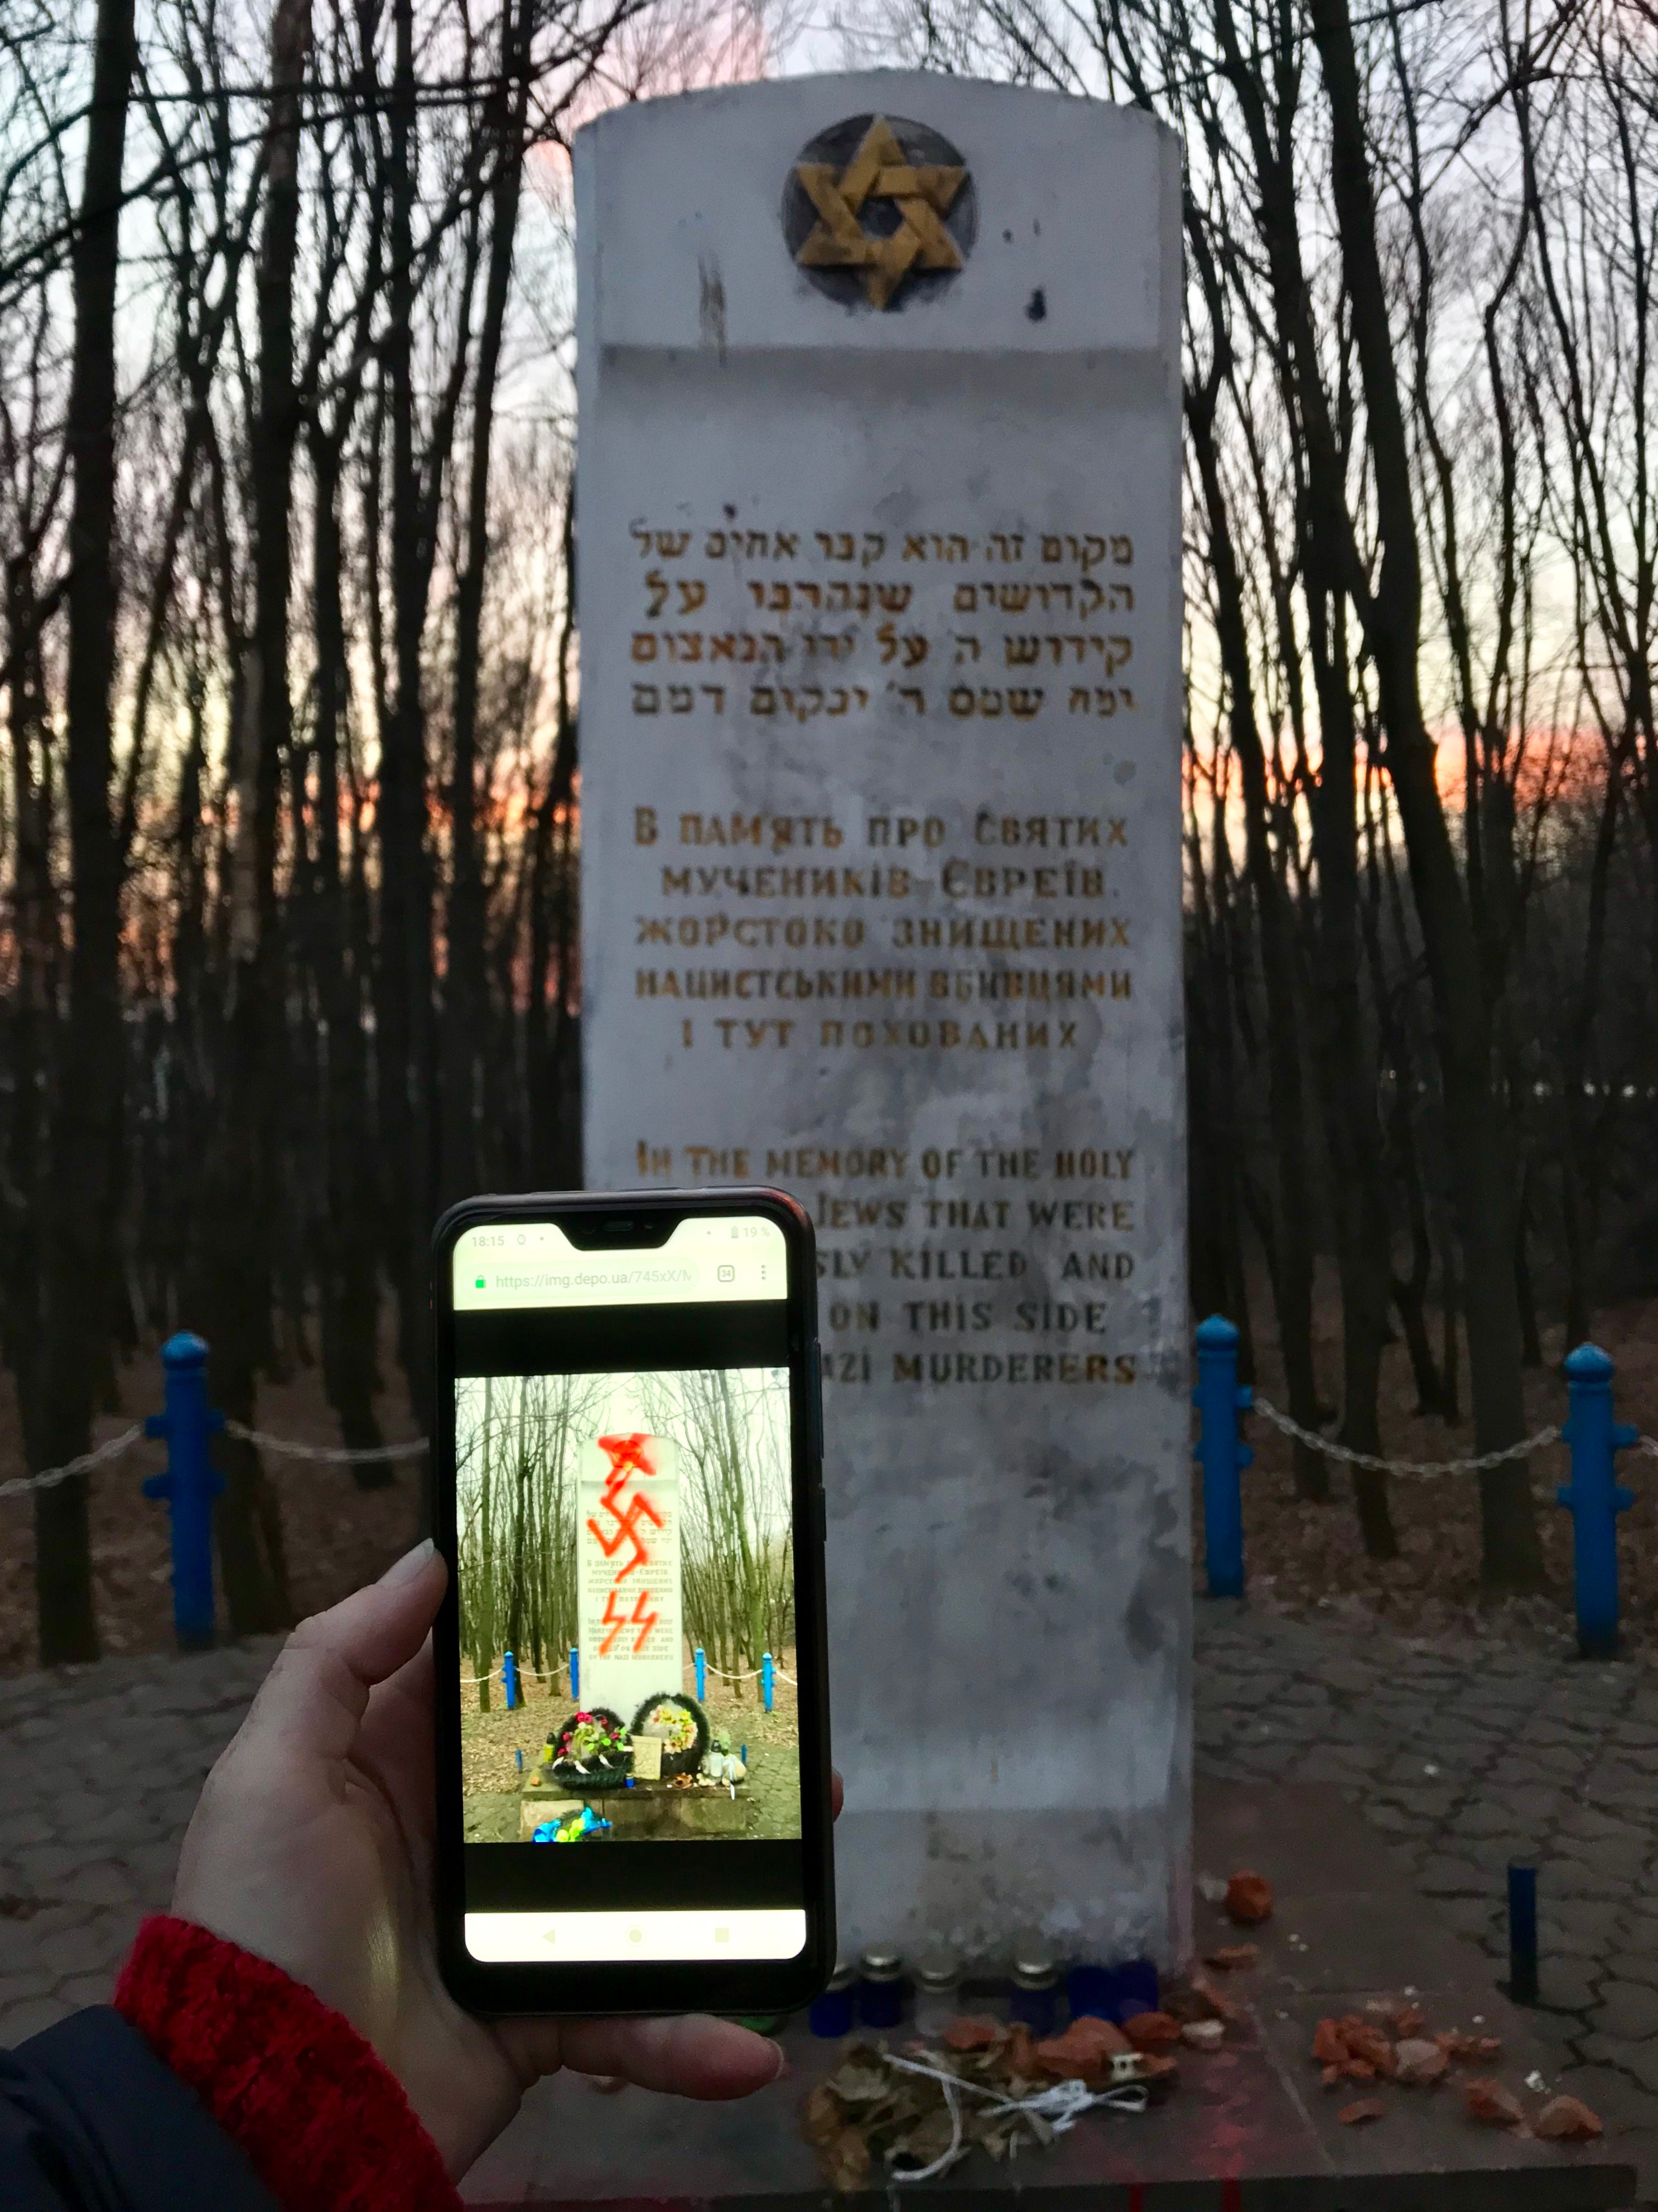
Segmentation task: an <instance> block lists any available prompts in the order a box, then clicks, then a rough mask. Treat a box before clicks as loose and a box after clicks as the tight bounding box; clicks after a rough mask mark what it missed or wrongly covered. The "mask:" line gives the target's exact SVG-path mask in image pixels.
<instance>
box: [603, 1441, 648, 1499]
mask: <svg viewBox="0 0 1658 2212" xmlns="http://www.w3.org/2000/svg"><path fill="white" fill-rule="evenodd" d="M650 1441H651V1439H650V1437H649V1436H648V1435H647V1434H646V1433H644V1432H643V1431H641V1432H640V1433H638V1434H637V1435H635V1436H631V1437H600V1438H599V1439H598V1449H600V1451H602V1452H603V1453H604V1456H605V1458H606V1459H608V1460H609V1461H610V1471H609V1473H608V1474H606V1475H605V1477H604V1487H605V1489H606V1490H614V1489H615V1488H616V1485H617V1484H618V1483H619V1482H622V1481H624V1480H626V1479H627V1477H628V1476H629V1475H630V1474H655V1473H656V1469H655V1468H653V1466H652V1465H651V1462H649V1460H648V1459H647V1457H646V1456H645V1447H646V1445H647V1443H649V1442H650Z"/></svg>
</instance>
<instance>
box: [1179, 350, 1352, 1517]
mask: <svg viewBox="0 0 1658 2212" xmlns="http://www.w3.org/2000/svg"><path fill="white" fill-rule="evenodd" d="M1216 389H1217V383H1216V381H1214V380H1212V381H1211V382H1210V383H1209V384H1208V386H1206V387H1202V386H1193V385H1192V384H1188V385H1187V389H1186V420H1187V428H1188V430H1189V431H1190V433H1191V438H1192V446H1193V453H1194V455H1195V457H1196V459H1197V464H1198V476H1199V482H1200V483H1201V484H1202V486H1203V494H1204V505H1205V509H1206V522H1207V525H1208V532H1209V555H1210V561H1211V564H1212V568H1213V571H1214V576H1215V592H1216V629H1217V632H1218V638H1219V643H1220V653H1221V663H1222V665H1223V667H1224V670H1225V673H1226V685H1227V693H1228V696H1229V700H1230V732H1231V738H1232V745H1233V750H1235V752H1236V755H1237V758H1238V765H1239V767H1240V769H1241V770H1242V777H1243V803H1244V834H1245V837H1246V841H1247V855H1248V862H1247V864H1248V880H1249V890H1250V895H1251V896H1252V898H1253V900H1254V908H1255V924H1256V927H1257V928H1258V929H1259V931H1260V970H1261V986H1262V989H1263V991H1264V993H1265V996H1266V1055H1267V1070H1268V1087H1269V1092H1270V1098H1271V1105H1270V1109H1269V1111H1270V1116H1271V1121H1272V1151H1273V1163H1274V1166H1275V1168H1276V1170H1277V1184H1278V1188H1277V1203H1276V1206H1275V1207H1274V1209H1273V1214H1274V1224H1275V1230H1276V1234H1275V1238H1274V1242H1275V1244H1276V1248H1277V1265H1276V1267H1275V1269H1274V1271H1273V1281H1274V1288H1275V1290H1276V1291H1277V1296H1278V1336H1279V1343H1280V1347H1281V1350H1282V1352H1283V1358H1284V1378H1285V1381H1286V1383H1287V1384H1288V1386H1289V1397H1290V1413H1291V1418H1292V1419H1294V1420H1297V1421H1298V1422H1299V1423H1300V1424H1301V1425H1302V1426H1303V1428H1306V1429H1313V1428H1315V1427H1316V1426H1317V1424H1318V1419H1319V1413H1320V1408H1319V1402H1318V1383H1317V1376H1316V1371H1315V1366H1314V1362H1313V1237H1312V1215H1313V1207H1312V1188H1311V1186H1312V1176H1311V1173H1310V1170H1309V1160H1308V1149H1307V1139H1306V1131H1305V1127H1304V1120H1303V1110H1302V1060H1301V1037H1300V1024H1299V1018H1298V1015H1297V1007H1296V1002H1295V987H1296V986H1295V973H1296V948H1295V944H1294V938H1293V932H1292V930H1291V926H1290V918H1289V915H1288V913H1287V911H1286V902H1285V899H1284V887H1283V885H1282V884H1280V883H1279V881H1278V872H1277V868H1276V866H1275V864H1274V861H1273V858H1272V845H1271V841H1270V839H1269V836H1268V834H1267V822H1266V814H1267V793H1266V755H1265V753H1264V751H1263V750H1262V748H1261V742H1260V730H1259V728H1258V726H1257V725H1256V721H1255V705H1254V679H1253V677H1252V675H1251V672H1250V667H1249V646H1248V633H1247V630H1246V629H1245V625H1244V617H1243V593H1242V581H1241V579H1240V577H1239V574H1238V568H1237V561H1236V555H1235V554H1234V551H1233V549H1232V532H1231V524H1230V519H1229V517H1228V514H1227V512H1226V504H1225V495H1224V492H1223V490H1222V488H1221V482H1220V471H1219V464H1218V459H1217V455H1216V451H1215V437H1214V407H1215V394H1216ZM1294 1464H1295V1484H1296V1494H1297V1497H1299V1498H1313V1499H1323V1498H1328V1496H1329V1495H1330V1477H1329V1472H1328V1469H1327V1468H1326V1466H1325V1464H1324V1461H1323V1458H1322V1456H1321V1455H1320V1454H1319V1453H1318V1452H1316V1451H1315V1450H1314V1449H1311V1447H1309V1445H1306V1444H1303V1443H1299V1442H1297V1444H1296V1446H1295V1462H1294Z"/></svg>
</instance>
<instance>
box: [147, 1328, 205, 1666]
mask: <svg viewBox="0 0 1658 2212" xmlns="http://www.w3.org/2000/svg"><path fill="white" fill-rule="evenodd" d="M161 1366H162V1370H163V1371H164V1375H165V1381H164V1383H163V1387H162V1403H163V1405H164V1407H165V1408H166V1410H165V1412H163V1413H152V1414H151V1415H150V1416H149V1419H148V1420H147V1421H146V1422H145V1423H144V1434H145V1435H146V1436H147V1437H165V1438H166V1440H167V1473H166V1474H152V1475H150V1476H149V1478H148V1479H147V1480H146V1481H145V1483H144V1486H143V1490H144V1496H145V1497H146V1498H166V1499H167V1504H168V1508H169V1515H168V1517H169V1520H170V1522H171V1524H172V1534H173V1633H174V1634H175V1635H176V1636H177V1638H178V1639H179V1650H180V1651H205V1650H210V1648H211V1646H212V1643H213V1501H214V1499H215V1498H216V1497H218V1495H219V1494H220V1492H222V1490H223V1488H224V1477H223V1476H222V1474H218V1473H217V1472H216V1470H215V1468H214V1465H213V1461H212V1457H211V1455H210V1452H209V1450H208V1439H209V1437H211V1436H212V1435H213V1433H214V1431H216V1430H217V1429H222V1427H223V1426H224V1415H223V1414H222V1413H215V1412H214V1410H213V1408H212V1407H210V1405H209V1404H208V1402H207V1346H206V1345H205V1343H203V1340H202V1339H201V1338H200V1337H199V1336H192V1335H191V1334H190V1332H189V1331H188V1330H187V1329H186V1330H182V1331H181V1332H180V1333H179V1334H178V1335H177V1336H171V1337H169V1338H168V1339H167V1342H166V1343H165V1344H164V1345H163V1346H161Z"/></svg>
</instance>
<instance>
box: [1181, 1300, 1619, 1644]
mask: <svg viewBox="0 0 1658 2212" xmlns="http://www.w3.org/2000/svg"><path fill="white" fill-rule="evenodd" d="M1320 1292H1321V1295H1320V1297H1319V1299H1318V1304H1317V1311H1318V1316H1319V1321H1318V1327H1317V1342H1316V1352H1317V1359H1318V1368H1319V1381H1320V1386H1321V1389H1322V1390H1323V1391H1324V1393H1325V1395H1326V1398H1327V1400H1333V1398H1334V1397H1335V1395H1337V1386H1338V1385H1339V1379H1340V1373H1341V1341H1340V1315H1339V1307H1338V1305H1337V1303H1336V1300H1335V1297H1334V1294H1333V1285H1332V1284H1331V1283H1329V1282H1328V1281H1327V1280H1325V1281H1321V1284H1320ZM1254 1329H1255V1346H1256V1358H1257V1364H1258V1370H1259V1371H1258V1377H1257V1383H1258V1387H1259V1388H1260V1389H1261V1390H1263V1391H1264V1392H1265V1393H1266V1395H1267V1396H1268V1397H1269V1398H1271V1400H1272V1402H1273V1404H1274V1405H1275V1406H1278V1407H1285V1406H1286V1404H1287V1395H1288V1394H1287V1392H1286V1390H1285V1388H1284V1373H1283V1368H1282V1365H1281V1364H1280V1362H1279V1358H1278V1346H1277V1342H1276V1340H1275V1339H1274V1337H1273V1334H1272V1304H1271V1300H1270V1297H1268V1295H1267V1293H1266V1289H1265V1286H1264V1285H1263V1286H1261V1287H1260V1289H1259V1290H1258V1291H1257V1293H1256V1295H1255V1297H1254ZM1542 1334H1543V1353H1544V1360H1545V1364H1544V1365H1543V1366H1542V1367H1541V1368H1539V1369H1534V1370H1530V1371H1528V1372H1527V1376H1526V1382H1525V1390H1526V1408H1527V1416H1528V1419H1529V1424H1530V1427H1531V1429H1532V1430H1533V1431H1536V1430H1538V1429H1540V1428H1543V1427H1545V1426H1546V1425H1550V1424H1553V1425H1556V1426H1558V1425H1561V1424H1562V1423H1564V1420H1565V1418H1566V1389H1565V1382H1564V1377H1563V1376H1561V1374H1560V1373H1559V1362H1560V1361H1561V1359H1562V1358H1564V1356H1565V1352H1566V1351H1567V1350H1568V1348H1569V1347H1568V1346H1566V1344H1565V1342H1564V1337H1563V1334H1562V1332H1561V1331H1560V1330H1559V1329H1558V1328H1555V1329H1553V1330H1552V1331H1551V1330H1550V1329H1548V1328H1545V1329H1544V1330H1543V1333H1542ZM1594 1340H1595V1342H1596V1343H1597V1344H1599V1345H1600V1346H1601V1348H1602V1350H1604V1351H1606V1352H1609V1353H1610V1354H1611V1356H1612V1358H1613V1359H1614V1360H1616V1362H1617V1363H1618V1374H1617V1376H1616V1379H1615V1382H1614V1385H1613V1389H1614V1394H1615V1404H1616V1412H1617V1417H1618V1419H1620V1420H1624V1421H1630V1422H1633V1423H1635V1424H1636V1425H1637V1426H1638V1427H1639V1428H1641V1429H1642V1430H1643V1431H1644V1432H1645V1433H1646V1434H1648V1435H1649V1436H1653V1435H1658V1305H1655V1304H1653V1303H1651V1302H1643V1303H1639V1304H1627V1305H1623V1306H1619V1307H1614V1308H1611V1309H1608V1310H1603V1311H1601V1312H1600V1313H1599V1314H1598V1315H1597V1316H1595V1322H1594ZM1462 1376H1463V1382H1462V1399H1463V1411H1464V1414H1465V1419H1463V1420H1462V1422H1461V1424H1460V1425H1457V1426H1455V1427H1451V1426H1448V1425H1447V1424H1446V1423H1445V1422H1444V1421H1443V1420H1442V1419H1438V1418H1437V1417H1436V1416H1431V1417H1418V1414H1417V1413H1416V1410H1415V1407H1416V1390H1415V1386H1414V1384H1413V1383H1412V1379H1411V1370H1410V1362H1409V1360H1408V1358H1406V1352H1405V1347H1404V1346H1403V1344H1402V1343H1400V1344H1397V1345H1394V1346H1389V1348H1388V1352H1387V1353H1386V1355H1385V1358H1384V1364H1383V1370H1382V1448H1383V1450H1384V1451H1385V1452H1386V1453H1388V1454H1389V1455H1396V1456H1398V1457H1400V1458H1404V1459H1413V1460H1429V1461H1430V1460H1442V1459H1452V1458H1458V1457H1461V1456H1462V1455H1465V1454H1467V1453H1471V1452H1472V1451H1473V1426H1472V1423H1471V1422H1470V1421H1469V1420H1468V1419H1467V1418H1466V1414H1467V1357H1466V1353H1465V1356H1464V1359H1463V1363H1462ZM1245 1433H1246V1435H1247V1437H1248V1441H1249V1442H1250V1443H1251V1444H1253V1445H1254V1450H1255V1462H1254V1466H1253V1467H1250V1468H1247V1469H1246V1470H1245V1473H1244V1476H1243V1532H1244V1534H1243V1544H1244V1571H1245V1575H1246V1578H1247V1583H1248V1595H1249V1600H1250V1602H1251V1603H1252V1604H1253V1605H1256V1606H1259V1607H1262V1608H1263V1609H1265V1610H1266V1611H1269V1612H1275V1613H1284V1614H1289V1615H1291V1616H1293V1617H1295V1618H1297V1619H1302V1620H1339V1621H1345V1622H1346V1623H1347V1624H1349V1625H1350V1626H1358V1627H1364V1626H1386V1627H1387V1628H1388V1629H1390V1630H1392V1631H1393V1632H1394V1633H1395V1634H1400V1635H1405V1636H1420V1637H1427V1638H1434V1639H1436V1640H1438V1639H1441V1638H1450V1639H1452V1640H1457V1641H1460V1640H1462V1639H1465V1638H1467V1637H1469V1636H1494V1637H1497V1638H1502V1639H1503V1641H1505V1642H1510V1643H1520V1644H1545V1645H1554V1644H1558V1643H1559V1642H1560V1641H1561V1640H1562V1639H1566V1640H1570V1639H1571V1638H1572V1637H1573V1613H1572V1586H1571V1556H1572V1553H1571V1535H1572V1531H1571V1516H1570V1514H1568V1513H1565V1512H1564V1511H1563V1510H1561V1509H1560V1508H1559V1506H1558V1505H1557V1504H1556V1503H1555V1491H1556V1489H1557V1487H1558V1485H1559V1484H1561V1483H1563V1482H1564V1481H1565V1480H1567V1476H1568V1468H1567V1464H1566V1461H1567V1454H1566V1450H1565V1448H1564V1445H1559V1444H1556V1445H1552V1446H1551V1447H1550V1448H1549V1449H1547V1450H1545V1451H1540V1452H1539V1453H1538V1454H1537V1455H1535V1457H1534V1458H1533V1461H1532V1463H1531V1481H1532V1492H1533V1497H1534V1498H1536V1500H1537V1516H1538V1523H1539V1527H1540V1530H1541V1533H1542V1540H1543V1552H1544V1558H1545V1561H1546V1567H1547V1571H1548V1576H1549V1585H1548V1588H1547V1589H1546V1590H1545V1591H1544V1592H1543V1593H1541V1594H1540V1595H1537V1596H1533V1597H1525V1598H1507V1599H1502V1600H1491V1599H1490V1598H1487V1597H1486V1596H1485V1595H1483V1594H1482V1592H1481V1590H1480V1587H1479V1480H1478V1478H1477V1477H1476V1476H1473V1475H1467V1474H1458V1475H1448V1476H1439V1477H1436V1478H1433V1479H1431V1480H1428V1479H1415V1478H1411V1477H1407V1476H1399V1477H1397V1478H1395V1479H1394V1481H1393V1483H1392V1485H1391V1486H1390V1487H1391V1496H1392V1504H1393V1511H1394V1526H1395V1528H1397V1530H1398V1533H1399V1539H1400V1549H1401V1552H1402V1557H1401V1558H1400V1559H1397V1560H1395V1561H1394V1562H1392V1563H1391V1564H1389V1565H1379V1564H1377V1563H1376V1562H1375V1561H1373V1560H1370V1559H1366V1558H1365V1556H1364V1549H1363V1544H1362V1542H1361V1541H1360V1538H1359V1532H1358V1522H1357V1515H1356V1514H1355V1512H1354V1510H1353V1504H1352V1489H1351V1479H1350V1477H1349V1476H1348V1475H1347V1474H1346V1472H1345V1470H1344V1469H1342V1468H1337V1467H1335V1466H1334V1465H1333V1464H1332V1467H1331V1474H1332V1483H1331V1489H1332V1501H1331V1503H1330V1504H1327V1505H1309V1504H1302V1503H1301V1502H1300V1501H1298V1500H1297V1498H1296V1496H1295V1492H1294V1488H1293V1484H1292V1481H1291V1445H1290V1443H1289V1442H1288V1440H1287V1439H1286V1438H1285V1437H1282V1436H1280V1435H1279V1434H1278V1431H1276V1430H1274V1429H1272V1427H1271V1426H1270V1425H1268V1424H1267V1422H1266V1421H1265V1420H1264V1419H1261V1418H1260V1416H1259V1415H1257V1416H1255V1417H1254V1419H1250V1420H1248V1422H1247V1424H1246V1428H1245ZM1619 1479H1620V1480H1621V1481H1622V1482H1623V1483H1624V1484H1625V1486H1626V1487H1627V1488H1629V1489H1631V1490H1632V1491H1633V1492H1635V1496H1636V1503H1635V1504H1634V1505H1633V1506H1632V1507H1631V1510H1629V1511H1628V1512H1627V1513H1625V1514H1624V1515H1623V1516H1621V1518H1620V1520H1619V1538H1618V1552H1619V1589H1620V1593H1621V1597H1622V1607H1623V1619H1624V1624H1625V1640H1626V1643H1627V1644H1628V1645H1629V1647H1630V1648H1631V1650H1641V1649H1647V1650H1649V1649H1652V1648H1654V1647H1655V1646H1658V1461H1655V1460H1653V1459H1650V1458H1648V1457H1647V1456H1646V1455H1644V1454H1642V1453H1638V1452H1633V1451H1628V1452H1625V1453H1624V1454H1623V1455H1622V1458H1621V1460H1620V1462H1619ZM1196 1515H1197V1533H1196V1540H1195V1550H1194V1571H1195V1574H1196V1577H1197V1587H1198V1588H1199V1590H1201V1589H1202V1588H1203V1498H1202V1492H1201V1488H1200V1487H1199V1488H1198V1490H1197V1492H1196Z"/></svg>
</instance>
